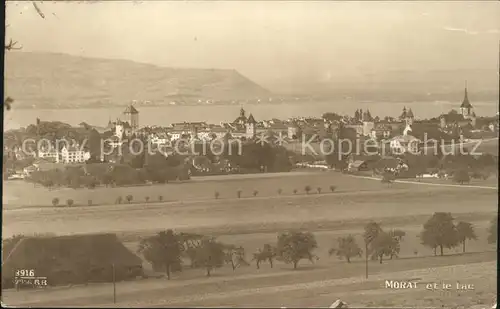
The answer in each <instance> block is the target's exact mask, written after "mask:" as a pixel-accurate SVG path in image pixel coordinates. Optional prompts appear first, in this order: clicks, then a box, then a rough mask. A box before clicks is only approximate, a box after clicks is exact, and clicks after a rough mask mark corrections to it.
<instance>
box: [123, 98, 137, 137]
mask: <svg viewBox="0 0 500 309" xmlns="http://www.w3.org/2000/svg"><path fill="white" fill-rule="evenodd" d="M123 116H124V117H125V121H127V122H128V123H129V124H130V128H131V129H132V132H135V131H136V130H137V129H139V112H138V111H137V109H135V107H134V106H133V105H132V104H130V105H129V106H127V108H126V109H125V111H124V112H123Z"/></svg>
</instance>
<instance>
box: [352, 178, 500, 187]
mask: <svg viewBox="0 0 500 309" xmlns="http://www.w3.org/2000/svg"><path fill="white" fill-rule="evenodd" d="M347 176H349V177H354V178H362V179H370V180H378V181H380V179H381V178H377V177H371V176H361V175H347ZM393 182H394V183H407V184H414V185H425V186H437V187H450V188H473V189H474V188H475V189H488V190H498V188H497V187H487V186H472V185H453V184H446V183H429V182H418V181H410V180H394V181H393Z"/></svg>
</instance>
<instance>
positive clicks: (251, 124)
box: [245, 114, 257, 138]
mask: <svg viewBox="0 0 500 309" xmlns="http://www.w3.org/2000/svg"><path fill="white" fill-rule="evenodd" d="M256 124H257V121H255V119H254V118H253V115H252V114H250V115H249V116H248V119H247V122H246V123H245V128H246V136H247V138H254V137H255V125H256Z"/></svg>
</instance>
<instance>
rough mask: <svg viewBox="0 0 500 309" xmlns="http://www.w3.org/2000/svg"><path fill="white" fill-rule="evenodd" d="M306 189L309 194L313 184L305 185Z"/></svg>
mask: <svg viewBox="0 0 500 309" xmlns="http://www.w3.org/2000/svg"><path fill="white" fill-rule="evenodd" d="M304 191H306V194H309V192H310V191H311V186H309V185H307V186H305V187H304Z"/></svg>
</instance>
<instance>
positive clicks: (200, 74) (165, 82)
mask: <svg viewBox="0 0 500 309" xmlns="http://www.w3.org/2000/svg"><path fill="white" fill-rule="evenodd" d="M5 93H6V95H9V96H11V97H13V98H15V100H16V107H17V108H30V107H35V108H53V107H97V106H120V105H124V104H128V103H130V101H131V100H138V101H150V102H151V104H154V105H158V104H168V103H170V102H172V101H177V102H179V101H190V102H197V101H198V100H203V101H205V100H210V99H212V100H227V101H230V100H240V99H241V100H244V99H254V98H258V97H268V96H269V95H270V92H269V91H268V90H266V89H264V88H263V87H261V86H259V85H257V84H256V83H254V82H252V81H251V80H249V79H248V78H246V77H244V76H243V75H241V74H240V73H238V72H237V71H235V70H219V69H190V68H167V67H159V66H155V65H151V64H143V63H136V62H133V61H128V60H112V59H99V58H83V57H77V56H71V55H66V54H55V53H35V52H9V53H6V55H5Z"/></svg>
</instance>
